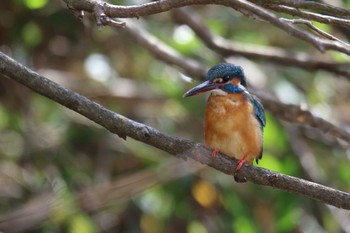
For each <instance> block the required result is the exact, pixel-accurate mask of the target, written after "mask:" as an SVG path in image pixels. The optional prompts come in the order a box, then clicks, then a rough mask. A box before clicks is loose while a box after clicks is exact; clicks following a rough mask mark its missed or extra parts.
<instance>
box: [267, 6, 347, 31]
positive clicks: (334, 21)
mask: <svg viewBox="0 0 350 233" xmlns="http://www.w3.org/2000/svg"><path fill="white" fill-rule="evenodd" d="M262 6H263V7H266V8H268V9H271V10H274V11H277V12H281V13H286V14H289V15H292V16H298V17H302V18H305V19H308V20H314V21H317V22H320V23H324V24H330V25H337V26H342V27H350V19H342V18H338V17H335V16H329V15H321V14H317V13H312V12H307V11H302V10H299V9H295V8H293V7H288V6H280V5H274V4H262Z"/></svg>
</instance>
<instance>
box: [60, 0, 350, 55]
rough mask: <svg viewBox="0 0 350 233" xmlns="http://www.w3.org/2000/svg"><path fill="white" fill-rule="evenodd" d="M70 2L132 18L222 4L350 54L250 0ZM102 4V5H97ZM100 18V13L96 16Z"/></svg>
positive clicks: (78, 7)
mask: <svg viewBox="0 0 350 233" xmlns="http://www.w3.org/2000/svg"><path fill="white" fill-rule="evenodd" d="M64 1H65V2H66V3H67V5H68V6H69V7H71V8H74V9H76V10H78V11H81V10H85V11H88V12H91V13H95V14H99V12H95V10H96V9H104V12H103V14H102V15H101V17H102V16H103V17H105V16H108V17H111V18H131V17H140V16H145V15H151V14H157V13H160V12H165V11H168V10H171V9H173V8H179V7H183V6H191V5H209V4H212V5H222V6H227V7H230V8H233V9H235V10H237V11H240V12H243V11H244V12H245V15H250V16H257V17H259V18H260V19H263V20H265V21H267V22H269V23H270V24H272V25H274V26H276V27H278V28H280V29H282V30H283V31H285V32H287V33H288V34H290V35H293V36H295V37H298V38H299V39H302V40H304V41H306V42H308V43H310V44H312V45H313V46H314V47H316V48H317V49H318V50H319V51H321V52H324V51H325V50H335V51H338V52H342V53H345V54H350V47H348V46H344V44H342V43H339V42H338V41H331V40H327V39H322V38H319V37H316V36H314V35H313V34H312V33H310V32H307V31H304V30H301V29H299V28H298V27H296V26H294V25H293V24H290V23H287V22H285V21H283V20H281V19H280V18H279V17H277V16H276V15H274V14H273V13H271V12H269V11H267V10H265V9H264V8H262V7H260V6H258V5H255V4H254V3H251V2H248V1H246V0H235V1H233V0H179V1H173V0H162V1H155V2H150V3H145V4H141V5H136V6H117V5H112V4H108V3H105V2H102V1H92V0H64ZM96 5H99V7H95V6H96ZM96 17H99V16H96Z"/></svg>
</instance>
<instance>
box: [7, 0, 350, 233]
mask: <svg viewBox="0 0 350 233" xmlns="http://www.w3.org/2000/svg"><path fill="white" fill-rule="evenodd" d="M145 2H147V1H136V0H133V1H111V3H117V4H128V5H129V4H141V3H145ZM335 2H336V3H337V4H339V5H340V6H342V7H344V8H346V7H349V6H350V1H343V2H342V1H334V2H333V3H335ZM191 9H192V11H193V13H194V14H196V17H200V18H201V20H202V22H203V23H204V24H205V25H206V26H207V27H208V28H209V29H210V30H211V31H212V32H213V33H215V34H217V35H219V36H222V37H223V38H226V39H227V40H230V41H233V42H235V43H239V44H241V45H242V48H244V46H246V47H247V48H250V47H254V46H256V45H258V46H261V47H263V48H264V47H267V48H269V49H274V48H279V49H283V51H287V52H299V53H302V55H303V56H304V55H305V54H306V55H308V56H310V57H314V58H317V59H320V60H323V61H335V62H348V61H349V57H348V56H346V55H343V54H340V53H338V52H326V53H324V54H321V53H319V52H318V51H316V49H314V48H313V47H312V46H311V45H309V44H307V43H305V42H303V41H301V40H299V39H296V38H294V37H292V36H290V35H288V34H287V33H285V32H283V31H281V30H279V29H276V28H275V27H273V26H271V25H269V24H268V23H266V22H261V21H254V20H252V19H248V18H246V17H245V16H243V15H242V14H241V13H239V12H236V11H234V10H232V9H228V8H225V7H219V6H197V7H193V8H191ZM178 22H179V20H178V19H177V17H176V13H174V12H165V13H161V14H156V15H152V16H146V17H141V18H139V19H138V20H134V21H132V23H134V24H135V25H137V26H138V27H141V28H143V29H144V30H145V31H147V32H148V33H150V34H152V35H153V36H154V37H156V38H157V39H158V40H160V41H162V42H163V43H165V44H167V45H168V46H169V47H172V48H173V49H174V50H175V51H176V52H177V53H179V54H181V55H182V56H184V57H187V58H191V59H193V60H196V61H197V62H199V63H200V64H202V65H203V66H205V67H208V68H209V67H211V66H213V65H215V64H216V63H218V62H221V61H223V60H224V59H226V60H227V61H230V62H232V63H235V64H237V65H241V66H243V67H244V69H245V72H246V75H247V78H248V82H249V85H250V86H251V87H253V88H254V90H257V91H259V92H260V93H265V94H267V95H269V96H272V97H274V98H276V99H277V100H279V101H281V102H282V103H285V104H296V105H300V106H302V108H303V109H309V110H310V111H311V112H312V113H313V114H314V115H315V116H318V117H322V118H324V119H325V120H327V121H330V122H332V123H334V124H335V125H338V126H340V127H342V128H343V129H348V127H349V124H350V108H349V100H350V91H349V87H350V86H349V81H348V80H349V77H344V76H340V75H337V74H334V73H332V72H327V71H324V70H319V69H304V68H300V67H298V66H295V65H293V64H290V65H281V64H279V63H278V62H273V61H269V60H268V59H249V58H247V57H243V56H231V57H226V58H225V57H223V56H222V55H220V54H218V53H215V52H214V51H212V50H211V49H209V48H208V47H206V46H205V44H204V43H203V42H202V41H201V39H200V38H198V37H197V36H196V35H195V33H194V32H193V31H192V30H191V29H190V28H189V27H188V26H186V25H183V24H179V23H178ZM316 25H317V26H318V27H320V28H322V30H325V31H327V32H329V33H331V34H333V35H336V36H338V37H340V38H341V39H343V40H345V41H347V35H349V32H350V31H349V29H345V28H343V29H339V28H334V27H330V26H329V25H324V24H316ZM0 50H1V51H2V52H5V53H6V54H8V55H10V56H11V57H13V58H14V59H16V60H17V61H19V62H21V63H22V64H24V65H26V66H28V67H30V68H31V69H33V70H35V71H36V72H38V73H40V74H41V75H43V76H45V77H47V78H49V79H51V80H53V81H55V82H58V83H59V84H61V85H63V86H64V87H67V88H70V89H72V90H74V91H76V92H78V93H80V94H82V95H84V96H86V97H88V98H90V99H92V100H94V101H96V102H98V103H100V104H102V105H103V106H105V107H107V108H109V109H111V110H113V111H115V112H117V113H119V114H122V115H124V116H126V117H128V118H130V119H133V120H136V121H139V122H142V123H145V124H147V125H150V126H152V127H154V128H157V129H158V130H161V131H163V132H166V133H168V134H171V135H176V136H180V137H184V138H188V139H191V140H193V141H197V142H202V141H203V136H202V134H203V130H202V124H203V123H202V119H203V113H204V107H205V101H206V98H207V96H196V97H192V98H186V99H184V98H182V95H183V93H184V92H185V91H186V90H187V89H189V88H191V87H193V86H194V85H195V84H196V83H197V82H196V81H191V80H192V79H191V77H189V76H188V75H185V74H184V73H183V72H182V71H181V69H179V68H178V67H176V66H173V65H172V64H167V63H166V62H164V61H163V60H162V59H157V58H156V57H155V56H154V55H153V54H152V53H151V52H150V51H149V50H148V49H145V48H144V47H143V46H142V44H140V43H139V41H138V40H136V39H135V38H133V37H132V36H131V35H130V33H128V32H127V31H126V30H125V29H122V28H121V29H115V28H110V27H103V28H101V29H100V30H99V29H98V28H97V26H96V25H95V21H94V19H93V17H91V15H86V16H85V17H84V19H83V20H80V19H79V18H78V17H77V15H76V12H72V11H70V10H69V9H67V7H66V5H65V4H64V3H63V2H61V1H47V0H13V1H6V0H5V1H1V3H0ZM0 77H1V78H0V103H1V105H0V231H2V232H6V233H7V232H43V233H44V232H72V233H73V232H88V233H90V232H91V233H92V232H144V233H153V232H154V233H157V232H169V233H175V232H188V233H208V232H238V233H249V232H290V233H296V232H350V222H349V219H350V215H349V212H348V211H342V210H338V209H336V208H334V207H330V206H326V205H324V204H323V203H320V202H316V201H313V200H310V199H308V198H306V197H302V196H298V195H294V194H289V193H286V192H283V191H280V190H276V189H272V188H269V187H263V186H258V185H255V184H252V183H245V184H237V183H235V182H234V180H233V178H232V177H230V176H227V175H224V174H222V173H220V172H218V171H216V170H213V169H211V168H207V167H203V166H201V165H199V164H197V163H195V162H192V161H185V162H183V161H181V160H179V159H176V158H174V157H172V156H170V155H168V154H167V153H164V152H162V151H160V150H157V149H155V148H153V147H150V146H148V145H146V144H143V143H140V142H137V141H134V140H132V139H129V138H128V139H127V140H126V141H124V140H122V139H121V138H118V136H116V135H112V134H111V133H110V132H108V131H107V130H105V129H104V128H102V127H100V126H98V125H96V124H95V123H93V122H91V121H89V120H87V119H85V118H84V117H82V116H80V115H79V114H76V113H74V112H72V111H70V110H68V109H66V108H64V107H62V106H60V105H59V104H57V103H54V102H53V101H51V100H49V99H47V98H45V97H43V96H40V95H38V94H36V93H34V92H32V91H31V90H29V89H27V88H25V87H23V86H22V85H20V84H18V83H16V82H15V81H13V80H10V79H8V78H6V77H4V76H2V75H1V74H0ZM266 114H267V126H266V129H265V145H264V157H263V159H262V160H261V162H260V163H259V166H261V167H265V168H268V169H271V170H274V171H277V172H281V173H284V174H288V175H291V176H296V177H301V178H304V179H308V180H313V181H317V182H320V183H322V184H325V185H327V186H330V187H334V188H337V189H340V190H343V191H347V192H350V185H349V181H350V169H349V158H350V157H349V156H350V154H349V144H348V143H347V142H344V141H341V140H339V139H337V138H336V137H334V136H331V135H327V134H324V133H322V132H321V131H319V130H318V129H317V128H312V127H308V126H303V125H300V124H299V125H297V124H292V123H288V122H285V121H281V120H280V119H279V117H278V116H274V115H272V114H270V113H269V111H267V112H266Z"/></svg>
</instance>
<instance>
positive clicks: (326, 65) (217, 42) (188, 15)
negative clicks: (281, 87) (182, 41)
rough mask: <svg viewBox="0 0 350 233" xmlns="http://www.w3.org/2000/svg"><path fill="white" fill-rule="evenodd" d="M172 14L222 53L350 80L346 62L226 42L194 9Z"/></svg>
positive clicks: (175, 11) (174, 11)
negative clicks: (316, 71) (334, 75)
mask: <svg viewBox="0 0 350 233" xmlns="http://www.w3.org/2000/svg"><path fill="white" fill-rule="evenodd" d="M172 13H173V16H174V18H175V20H176V21H177V22H179V23H183V24H185V25H187V26H189V27H190V28H191V29H192V30H193V31H194V32H195V33H196V34H197V36H198V37H199V38H200V39H201V40H202V41H203V42H204V43H205V44H206V45H207V46H208V47H209V48H211V49H212V50H214V51H215V52H217V53H219V54H221V55H223V56H237V55H240V56H244V57H247V58H249V59H259V60H264V61H270V62H274V63H277V64H282V65H287V66H296V67H301V68H306V69H320V70H326V71H328V72H333V73H335V74H338V75H342V76H344V77H346V78H347V79H350V72H349V71H347V70H344V69H343V68H348V67H350V63H349V62H344V63H341V62H331V61H330V62H328V61H322V60H317V59H314V58H311V57H310V56H309V55H307V54H305V53H301V52H289V51H285V50H282V49H279V48H274V47H262V46H256V45H252V44H242V43H237V42H233V41H228V40H226V39H224V38H222V37H220V36H217V35H214V34H213V33H212V32H211V31H209V29H208V28H207V27H206V26H205V25H204V24H203V20H202V19H201V18H200V17H199V16H198V15H197V14H196V12H194V11H190V10H189V9H188V8H187V9H186V8H179V9H174V10H172Z"/></svg>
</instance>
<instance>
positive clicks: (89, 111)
mask: <svg viewBox="0 0 350 233" xmlns="http://www.w3.org/2000/svg"><path fill="white" fill-rule="evenodd" d="M0 72H1V73H3V74H4V75H6V76H7V77H9V78H11V79H14V80H16V81H17V82H19V83H21V84H23V85H25V86H27V87H28V88H30V89H31V90H33V91H35V92H37V93H39V94H41V95H43V96H46V97H48V98H50V99H52V100H54V101H55V102H57V103H59V104H61V105H63V106H65V107H67V108H70V109H71V110H73V111H75V112H77V113H80V114H81V115H83V116H85V117H87V118H88V119H90V120H92V121H94V122H96V123H97V124H99V125H101V126H103V127H105V128H106V129H107V130H109V131H110V132H112V133H115V134H118V135H119V136H121V137H123V138H125V139H126V137H131V138H133V139H135V140H138V141H141V142H144V143H146V144H149V145H152V146H154V147H157V148H159V149H161V150H164V151H166V152H168V153H170V154H172V155H174V156H177V157H179V158H182V159H187V158H191V159H193V160H196V161H198V162H200V163H203V164H206V165H208V166H210V167H212V168H215V169H217V170H219V171H221V172H223V173H225V174H228V175H233V174H234V171H235V169H234V168H235V166H236V164H237V161H236V160H235V159H232V158H229V157H227V156H225V155H219V156H217V157H216V158H215V159H212V158H211V156H210V151H209V150H208V149H207V148H206V147H205V146H203V145H202V144H198V143H194V142H191V141H189V140H185V139H181V138H178V137H173V136H169V135H167V134H164V133H162V132H160V131H158V130H156V129H154V128H151V127H149V126H147V125H144V124H141V123H139V122H135V121H133V120H130V119H128V118H126V117H124V116H121V115H119V114H117V113H114V112H112V111H110V110H108V109H106V108H104V107H103V106H101V105H99V104H97V103H95V102H93V101H91V100H89V99H87V98H86V97H84V96H81V95H79V94H78V93H75V92H73V91H71V90H68V89H66V88H64V87H61V86H60V85H58V84H57V83H55V82H53V81H51V80H49V79H47V78H45V77H42V76H40V75H38V74H37V73H35V72H34V71H32V70H30V69H28V68H27V67H25V66H23V65H21V64H19V63H18V62H16V61H15V60H13V59H11V58H10V57H8V56H7V55H5V54H3V53H0ZM240 175H242V176H244V177H245V178H246V179H247V180H248V181H251V182H253V183H255V184H260V185H264V186H270V187H274V188H278V189H281V190H284V191H287V192H292V193H296V194H300V195H304V196H307V197H309V198H312V199H315V200H319V201H322V202H324V203H326V204H329V205H333V206H336V207H338V208H343V209H350V194H349V193H346V192H342V191H339V190H336V189H333V188H329V187H326V186H323V185H320V184H317V183H313V182H309V181H306V180H303V179H299V178H296V177H292V176H288V175H284V174H280V173H277V172H273V171H270V170H267V169H263V168H259V167H254V166H251V165H244V166H243V167H242V169H241V171H240Z"/></svg>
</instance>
